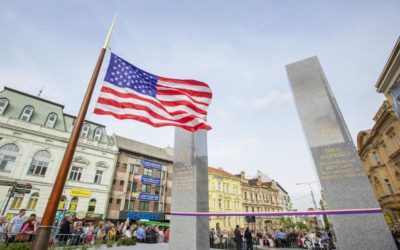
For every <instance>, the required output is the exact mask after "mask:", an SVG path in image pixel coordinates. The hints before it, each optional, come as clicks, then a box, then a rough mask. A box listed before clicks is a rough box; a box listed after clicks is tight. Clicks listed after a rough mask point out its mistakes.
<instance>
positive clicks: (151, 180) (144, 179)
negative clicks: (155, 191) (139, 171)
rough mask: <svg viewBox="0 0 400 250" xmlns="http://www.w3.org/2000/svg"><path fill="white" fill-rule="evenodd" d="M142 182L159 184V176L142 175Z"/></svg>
mask: <svg viewBox="0 0 400 250" xmlns="http://www.w3.org/2000/svg"><path fill="white" fill-rule="evenodd" d="M142 183H146V184H156V185H160V178H152V177H147V176H142Z"/></svg>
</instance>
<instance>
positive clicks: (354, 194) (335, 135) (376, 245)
mask: <svg viewBox="0 0 400 250" xmlns="http://www.w3.org/2000/svg"><path fill="white" fill-rule="evenodd" d="M286 71H287V74H288V76H289V81H290V84H291V87H292V92H293V95H294V99H295V102H296V106H297V110H298V113H299V115H300V119H301V122H302V124H303V129H304V133H305V135H306V138H307V141H308V144H309V147H310V149H311V154H312V157H313V159H314V164H315V168H316V169H317V173H318V176H319V180H320V183H321V186H322V190H323V193H324V197H325V199H326V204H327V209H334V210H336V209H368V208H379V203H378V202H377V199H376V197H375V195H374V193H373V191H372V188H371V186H370V183H369V181H368V178H367V176H366V175H365V173H364V171H363V169H362V166H361V161H360V158H359V156H358V154H357V150H356V148H355V146H354V143H353V141H352V139H351V137H350V134H349V132H348V129H347V126H346V124H345V122H344V120H343V117H342V115H341V113H340V110H339V107H338V105H337V103H336V100H335V98H334V97H333V94H332V91H331V89H330V87H329V84H328V81H327V79H326V77H325V74H324V72H323V71H322V67H321V65H320V63H319V61H318V58H317V57H311V58H308V59H305V60H302V61H299V62H295V63H292V64H289V65H286ZM329 219H330V220H331V222H332V224H333V228H334V230H335V233H336V237H337V246H338V249H340V250H353V249H360V250H361V249H362V250H366V249H371V250H377V249H386V250H392V249H393V250H394V249H396V246H395V244H394V241H393V238H392V237H391V234H390V231H389V228H388V226H387V224H386V223H385V221H384V218H383V215H382V214H381V213H374V214H349V215H335V216H330V218H329Z"/></svg>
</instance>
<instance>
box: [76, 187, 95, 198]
mask: <svg viewBox="0 0 400 250" xmlns="http://www.w3.org/2000/svg"><path fill="white" fill-rule="evenodd" d="M91 194H92V191H90V190H87V189H78V188H73V189H71V196H77V197H90V195H91Z"/></svg>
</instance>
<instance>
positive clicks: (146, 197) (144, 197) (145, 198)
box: [139, 193, 160, 201]
mask: <svg viewBox="0 0 400 250" xmlns="http://www.w3.org/2000/svg"><path fill="white" fill-rule="evenodd" d="M159 199H160V197H159V196H158V194H145V193H140V195H139V200H141V201H158V200H159Z"/></svg>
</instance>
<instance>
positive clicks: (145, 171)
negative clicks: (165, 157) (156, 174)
mask: <svg viewBox="0 0 400 250" xmlns="http://www.w3.org/2000/svg"><path fill="white" fill-rule="evenodd" d="M143 175H144V176H153V169H151V168H143Z"/></svg>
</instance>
